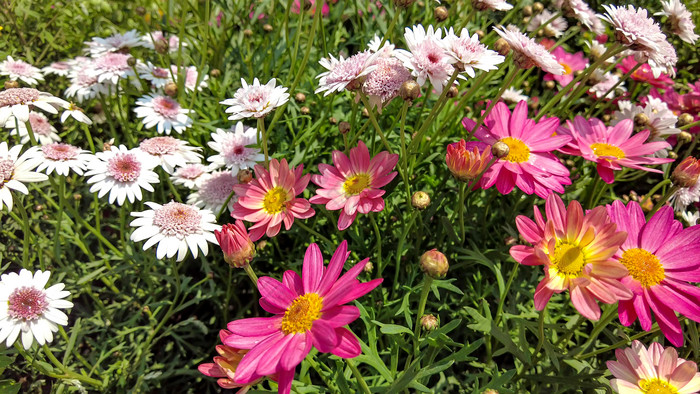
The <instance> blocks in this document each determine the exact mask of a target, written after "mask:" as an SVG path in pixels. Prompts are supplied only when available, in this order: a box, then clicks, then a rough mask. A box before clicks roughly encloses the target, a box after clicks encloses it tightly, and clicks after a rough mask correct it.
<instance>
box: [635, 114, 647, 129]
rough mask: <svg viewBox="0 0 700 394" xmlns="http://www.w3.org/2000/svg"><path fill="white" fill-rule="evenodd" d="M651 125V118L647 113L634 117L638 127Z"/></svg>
mask: <svg viewBox="0 0 700 394" xmlns="http://www.w3.org/2000/svg"><path fill="white" fill-rule="evenodd" d="M648 124H649V117H648V116H647V115H646V114H645V113H639V114H637V115H635V116H634V125H635V126H637V127H645V126H646V125H648Z"/></svg>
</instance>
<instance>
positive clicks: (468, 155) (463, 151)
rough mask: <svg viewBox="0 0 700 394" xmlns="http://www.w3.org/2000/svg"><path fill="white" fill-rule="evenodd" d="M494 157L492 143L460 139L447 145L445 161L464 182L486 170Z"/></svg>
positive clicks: (454, 174)
mask: <svg viewBox="0 0 700 394" xmlns="http://www.w3.org/2000/svg"><path fill="white" fill-rule="evenodd" d="M492 158H493V156H492V155H491V146H490V145H487V144H484V143H483V142H478V141H469V142H465V141H464V140H460V141H459V142H455V143H452V144H449V145H447V154H446V155H445V162H447V168H448V169H449V170H450V172H451V173H452V175H453V176H454V177H455V178H457V179H458V180H460V181H462V182H470V181H472V180H474V179H476V178H477V177H478V176H479V174H481V173H482V172H484V170H485V169H486V166H488V164H489V162H490V161H491V159H492ZM475 186H476V185H475Z"/></svg>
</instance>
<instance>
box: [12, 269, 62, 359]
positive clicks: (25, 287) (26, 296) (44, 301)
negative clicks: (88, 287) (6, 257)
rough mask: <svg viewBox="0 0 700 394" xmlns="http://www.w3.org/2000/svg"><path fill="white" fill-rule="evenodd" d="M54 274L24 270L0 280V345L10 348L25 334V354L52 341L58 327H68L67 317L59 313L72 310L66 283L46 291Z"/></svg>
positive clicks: (23, 340) (23, 342)
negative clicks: (34, 345)
mask: <svg viewBox="0 0 700 394" xmlns="http://www.w3.org/2000/svg"><path fill="white" fill-rule="evenodd" d="M50 276H51V272H49V271H36V272H35V273H34V275H32V273H31V271H28V270H26V269H23V270H21V271H20V272H19V274H17V273H16V272H10V273H9V274H3V275H2V276H1V277H0V342H2V341H5V345H6V346H7V347H8V348H9V347H10V346H12V345H13V344H14V343H15V341H16V340H17V337H19V334H20V333H21V334H22V346H23V347H24V350H27V349H29V348H30V347H31V346H32V342H34V340H36V342H37V343H38V344H39V345H40V346H42V345H44V344H46V343H51V341H53V333H54V332H58V325H62V326H65V325H67V324H68V316H66V314H65V313H63V312H62V311H61V310H60V309H66V308H72V307H73V303H72V302H70V301H67V300H64V298H66V297H68V296H69V295H70V293H69V292H67V291H65V290H63V288H64V287H65V285H64V284H63V283H58V284H55V285H53V286H51V287H49V288H48V289H44V286H46V283H48V281H49V277H50Z"/></svg>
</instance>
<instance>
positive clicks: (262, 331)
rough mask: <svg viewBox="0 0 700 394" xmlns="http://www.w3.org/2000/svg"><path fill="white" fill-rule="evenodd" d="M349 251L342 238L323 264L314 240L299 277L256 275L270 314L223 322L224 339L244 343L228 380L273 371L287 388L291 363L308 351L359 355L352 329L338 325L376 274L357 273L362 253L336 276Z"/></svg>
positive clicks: (352, 314)
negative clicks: (243, 351) (369, 277)
mask: <svg viewBox="0 0 700 394" xmlns="http://www.w3.org/2000/svg"><path fill="white" fill-rule="evenodd" d="M349 255H350V252H348V249H347V242H345V241H343V242H342V243H341V244H340V246H338V249H337V250H336V251H335V253H334V254H333V257H332V258H331V260H330V263H329V264H328V266H327V267H324V264H323V255H321V250H320V249H319V248H318V245H316V244H311V245H309V248H308V249H306V255H305V256H304V265H303V268H302V275H301V277H300V276H299V275H298V274H297V273H296V272H294V271H287V272H285V273H284V277H283V280H282V282H279V281H278V280H276V279H273V278H270V277H262V278H260V280H258V290H259V291H260V294H261V295H262V298H261V299H260V306H261V307H262V308H263V309H265V310H266V311H268V312H270V313H272V314H275V316H274V317H253V318H248V319H241V320H236V321H232V322H230V323H229V324H228V329H229V330H230V331H231V335H229V336H228V337H226V338H224V340H223V341H224V344H225V345H227V346H231V347H233V348H236V349H250V351H249V352H248V353H246V355H245V356H243V359H242V360H241V361H240V363H239V364H238V367H237V368H236V373H235V377H234V382H235V383H237V384H247V383H249V382H252V381H254V380H257V379H259V378H261V377H262V376H266V375H272V374H274V373H277V374H278V378H279V385H280V387H279V392H280V393H289V392H290V389H291V385H292V380H293V379H294V369H295V368H296V366H297V365H299V363H301V361H302V360H303V359H304V358H305V357H306V355H307V354H309V352H310V351H311V348H312V347H315V348H316V349H318V351H319V352H321V353H332V354H334V355H336V356H338V357H341V358H354V357H357V356H358V355H360V353H361V349H360V343H359V341H358V340H357V338H356V337H355V334H353V333H352V331H350V330H348V329H347V328H345V327H343V326H345V325H347V324H350V323H351V322H353V321H355V319H357V318H358V317H359V316H360V311H359V310H358V308H357V307H355V306H351V305H343V304H346V303H348V302H350V301H353V300H356V299H357V298H360V297H362V296H363V295H365V294H367V293H369V292H370V291H372V290H373V289H374V288H375V287H377V286H379V284H380V283H382V279H375V280H372V281H370V282H366V283H361V282H359V281H358V280H357V276H358V275H359V274H360V273H361V272H362V270H363V269H364V267H365V265H367V263H368V262H369V259H368V258H367V259H364V260H362V261H360V262H359V263H357V264H356V265H355V266H353V267H352V268H350V269H349V270H348V272H347V273H345V275H343V276H342V277H340V278H338V277H339V276H340V272H341V271H342V269H343V265H344V264H345V261H346V260H347V258H348V256H349Z"/></svg>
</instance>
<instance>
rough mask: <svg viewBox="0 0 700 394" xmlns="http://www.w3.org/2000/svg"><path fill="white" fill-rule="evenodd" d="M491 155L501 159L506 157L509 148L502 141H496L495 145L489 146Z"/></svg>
mask: <svg viewBox="0 0 700 394" xmlns="http://www.w3.org/2000/svg"><path fill="white" fill-rule="evenodd" d="M491 153H493V155H494V156H496V157H497V158H499V159H501V158H503V157H506V156H508V154H509V153H510V147H509V146H508V144H506V143H505V142H503V141H497V142H496V143H495V144H493V146H491Z"/></svg>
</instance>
